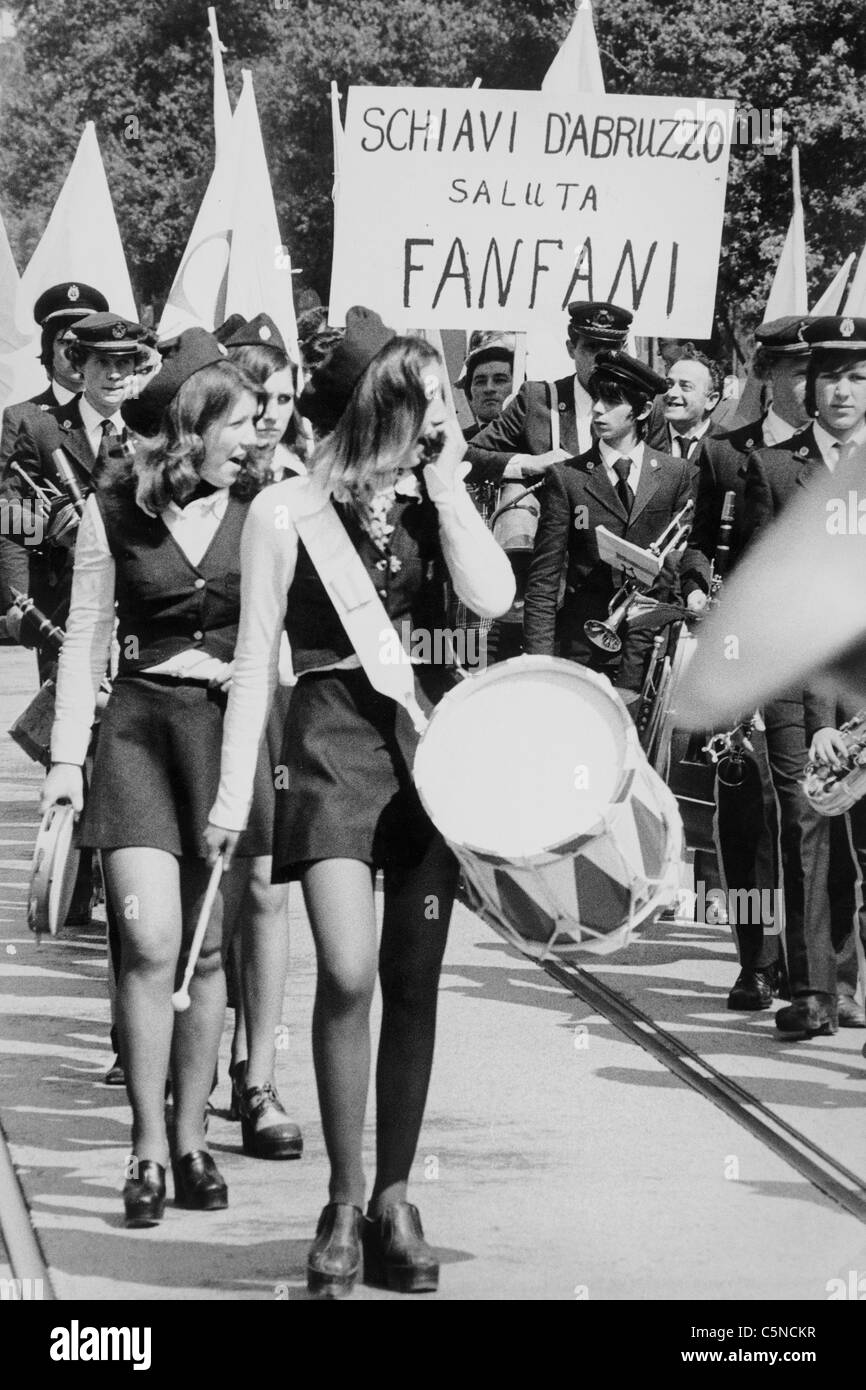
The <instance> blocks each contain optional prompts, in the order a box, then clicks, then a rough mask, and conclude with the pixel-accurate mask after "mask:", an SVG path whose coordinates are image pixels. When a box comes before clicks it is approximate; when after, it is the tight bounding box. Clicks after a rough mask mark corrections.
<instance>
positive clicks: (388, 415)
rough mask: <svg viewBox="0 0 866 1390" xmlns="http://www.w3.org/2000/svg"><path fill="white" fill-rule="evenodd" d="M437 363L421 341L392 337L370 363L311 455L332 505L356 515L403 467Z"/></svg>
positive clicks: (429, 394)
mask: <svg viewBox="0 0 866 1390" xmlns="http://www.w3.org/2000/svg"><path fill="white" fill-rule="evenodd" d="M440 365H441V358H440V357H439V354H438V353H437V351H436V349H435V348H433V347H431V346H430V344H429V343H427V342H425V341H424V339H423V338H392V339H391V341H390V342H389V343H386V344H385V346H384V347H383V348H382V349H381V351H380V352H378V353H377V354H376V356H375V357H374V358H373V360H372V361H371V362H370V363H369V365H368V366H367V368H366V370H365V371H364V374H363V376H362V377H361V378H360V380H359V381H358V383H357V384H356V386H355V389H354V391H353V393H352V396H351V399H350V400H349V404H348V405H347V406H346V409H345V410H344V411H343V414H342V415H341V416H340V419H339V421H338V422H337V425H336V427H335V428H334V430H333V432H332V433H331V434H329V435H328V436H327V438H325V439H323V440H322V441H321V442H320V443H319V444H318V445H317V446H316V450H315V453H314V455H313V466H312V471H313V475H314V477H315V478H316V480H317V481H318V482H319V483H320V484H321V486H322V487H323V488H324V490H325V491H326V492H329V493H331V494H332V495H333V497H334V500H335V501H337V502H341V503H344V504H345V505H347V506H348V507H349V508H351V509H352V510H354V511H357V510H359V509H361V508H363V506H364V504H365V503H367V502H369V501H370V500H371V499H372V497H373V496H374V495H375V494H376V493H377V492H380V491H381V490H382V489H383V488H385V487H387V486H388V485H389V484H390V483H392V482H393V481H394V479H395V478H396V476H397V473H398V471H399V469H400V467H401V465H402V466H403V467H405V465H406V459H407V455H408V454H409V451H410V450H411V449H412V448H413V447H414V445H415V444H416V443H417V440H418V436H419V434H420V431H421V426H422V425H423V423H424V417H425V415H426V414H427V407H428V406H429V404H430V401H431V399H432V395H433V394H434V393H433V390H432V389H431V379H432V378H431V371H430V369H431V367H434V366H440ZM436 389H438V382H437V383H436Z"/></svg>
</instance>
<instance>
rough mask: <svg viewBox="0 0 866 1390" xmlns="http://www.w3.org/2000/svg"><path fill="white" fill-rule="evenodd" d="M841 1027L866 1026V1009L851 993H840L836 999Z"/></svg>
mask: <svg viewBox="0 0 866 1390" xmlns="http://www.w3.org/2000/svg"><path fill="white" fill-rule="evenodd" d="M836 1012H837V1014H838V1017H839V1027H840V1028H866V1011H864V1009H863V1005H862V1004H858V1003H857V1000H856V999H852V998H851V995H850V994H840V995H839V998H838V1000H837V1001H836Z"/></svg>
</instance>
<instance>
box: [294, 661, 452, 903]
mask: <svg viewBox="0 0 866 1390" xmlns="http://www.w3.org/2000/svg"><path fill="white" fill-rule="evenodd" d="M452 681H453V675H452V673H451V672H449V671H446V670H444V669H438V668H433V667H423V668H420V670H419V678H418V682H417V684H418V687H419V689H418V694H419V702H420V704H421V706H422V708H424V709H425V710H427V711H429V709H431V708H432V706H433V705H434V704H435V703H436V701H437V700H438V699H439V698H440V697H441V696H442V695H443V694H444V693H445V690H446V689H447V687H448V686H450V685H451V684H452ZM417 746H418V734H417V733H416V732H415V729H414V727H413V725H412V721H411V720H410V718H409V716H408V714H407V713H406V711H405V710H404V709H403V707H402V706H401V705H398V704H396V703H395V702H394V701H393V700H391V699H389V698H388V697H387V696H385V695H380V694H379V693H378V691H376V690H374V689H373V687H372V686H371V685H370V682H369V681H368V679H367V677H366V675H365V674H364V672H363V671H360V670H358V671H321V672H314V673H312V674H310V675H305V676H302V677H301V678H300V680H299V681H298V683H297V685H296V686H295V688H294V691H293V694H292V708H291V718H290V719H289V720H288V722H287V724H286V732H285V738H284V741H283V752H282V762H283V764H284V767H285V772H286V774H287V776H286V778H285V779H283V780H286V781H287V783H288V785H287V786H286V787H285V788H281V786H280V781H279V780H278V783H277V793H276V816H275V820H274V848H273V855H274V865H273V880H274V882H275V883H285V882H288V881H290V880H292V879H297V878H299V877H300V875H301V873H302V871H303V869H304V867H305V866H306V865H307V864H309V863H310V862H311V861H314V860H318V859H360V860H363V861H364V862H365V863H367V864H370V865H371V866H373V867H375V868H392V867H393V868H396V867H407V868H409V867H413V866H415V865H416V864H419V863H420V862H421V860H422V859H423V857H424V855H425V854H426V852H427V850H428V848H429V846H430V843H431V841H432V839H433V838H434V836H435V835H436V834H437V833H438V832H437V831H436V829H435V827H434V825H433V823H432V821H431V820H430V817H429V816H428V815H427V812H426V811H425V810H424V808H423V806H422V805H421V802H420V799H419V797H418V793H417V792H416V790H415V785H414V783H413V781H412V774H411V769H412V763H413V760H414V756H415V749H416V748H417Z"/></svg>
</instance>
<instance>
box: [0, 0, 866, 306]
mask: <svg viewBox="0 0 866 1390" xmlns="http://www.w3.org/2000/svg"><path fill="white" fill-rule="evenodd" d="M7 4H9V0H7ZM9 7H10V8H11V9H12V11H13V13H14V15H15V20H16V23H17V35H16V38H15V39H14V40H13V41H11V42H7V43H4V44H2V45H0V84H2V97H0V205H2V210H3V214H4V216H5V218H6V222H7V228H8V230H9V233H10V238H11V240H12V244H13V247H14V249H15V252H16V255H17V258H18V261H19V264H20V265H22V266H23V264H24V263H26V260H27V257H28V256H29V254H30V252H31V251H32V250H33V247H34V246H35V244H36V242H37V240H38V238H39V235H40V234H41V231H42V228H43V227H44V225H45V221H46V219H47V216H48V213H49V212H50V209H51V206H52V204H53V202H54V199H55V198H56V196H57V193H58V191H59V188H60V185H61V183H62V181H63V178H64V176H65V173H66V170H67V169H68V167H69V163H70V161H71V159H72V156H73V154H74V151H75V147H76V144H77V141H78V138H79V135H80V133H81V128H82V126H83V124H84V122H85V121H86V120H94V121H95V122H96V127H97V134H98V137H99V141H100V145H101V148H102V153H103V158H104V160H105V164H106V170H107V173H108V179H109V184H110V186H111V191H112V195H113V198H114V203H115V207H116V210H117V215H118V221H119V223H120V229H121V235H122V237H123V241H124V245H125V247H126V251H127V258H128V260H129V264H130V270H131V273H132V275H133V281H134V284H135V288H136V291H137V293H138V295H139V297H140V299H141V301H142V302H153V301H160V300H162V299H163V298H164V296H165V294H166V293H167V290H168V287H169V285H170V283H171V280H172V277H173V274H174V271H175V269H176V266H177V264H178V261H179V259H180V256H181V253H182V251H183V247H184V245H185V243H186V238H187V236H188V234H189V231H190V228H191V226H192V222H193V220H194V217H195V214H196V211H197V208H198V204H199V202H200V199H201V196H202V193H203V191H204V188H205V186H206V183H207V179H208V177H209V173H210V169H211V167H212V161H213V129H212V105H211V101H212V97H211V91H212V87H211V83H212V73H211V57H210V41H209V38H208V33H207V18H206V12H207V3H206V0H138V2H137V3H136V4H135V5H134V6H120V5H118V4H117V3H116V0H20V3H17V4H14V3H12V4H11V5H10V6H9ZM217 11H218V20H219V26H220V34H221V37H222V40H223V43H224V44H225V46H226V48H227V50H228V51H227V54H226V59H225V62H226V75H227V78H228V81H229V87H230V90H231V91H232V92H233V93H237V92H238V91H239V90H240V69H241V67H249V68H251V69H252V71H253V76H254V81H255V88H256V96H257V100H258V104H259V110H260V114H261V117H262V127H263V132H264V137H265V145H266V148H267V151H268V158H269V163H270V168H271V174H272V179H273V184H274V192H275V196H276V201H277V210H278V214H279V216H280V223H281V227H282V230H283V235H284V238H285V240H286V242H287V243H288V245H289V247H290V249H291V252H292V257H293V261H294V263H295V265H297V266H300V267H302V268H303V283H304V284H306V285H308V286H310V287H313V288H315V289H316V290H317V291H318V292H319V293H320V294H321V295H322V297H323V298H326V296H327V291H328V279H329V271H330V254H331V231H332V206H331V200H330V195H331V184H332V144H331V126H330V114H329V96H328V92H329V85H330V82H331V80H332V79H333V80H335V81H336V82H337V83H338V85H339V88H340V91H341V92H342V93H343V94H345V91H346V88H347V87H348V86H349V85H351V84H359V83H361V84H363V83H367V84H382V85H396V84H412V85H418V86H468V85H470V84H471V82H472V81H473V79H474V78H476V77H480V78H481V79H482V81H483V84H484V86H485V87H502V88H530V89H531V88H536V89H537V88H538V87H539V86H540V83H541V79H542V77H543V76H544V73H545V71H546V69H547V67H548V65H549V63H550V61H551V60H552V58H553V55H554V53H555V52H556V49H557V47H558V45H559V43H560V42H561V41H562V39H563V38H564V36H565V34H566V33H567V31H568V27H569V25H570V23H571V18H572V15H573V6H572V3H571V0H438V3H437V4H435V5H431V4H430V3H429V2H428V0H363V3H361V4H359V3H358V0H269V3H265V0H260V3H258V4H256V5H250V4H249V0H217ZM595 19H596V29H597V33H598V37H599V44H600V47H601V50H602V64H603V67H604V71H605V80H606V83H607V87H608V90H609V91H611V92H621V93H643V94H665V95H671V96H681V97H701V96H702V97H705V98H707V99H708V100H713V99H718V98H721V97H730V98H733V99H734V100H735V101H736V102H737V103H738V105H739V107H740V108H741V109H743V108H757V109H761V108H763V109H772V110H774V111H778V112H781V120H782V125H783V128H784V131H785V145H784V150H783V153H782V155H781V157H779V156H776V155H774V154H773V153H767V152H765V151H763V150H761V149H759V148H756V147H754V146H750V147H739V148H737V149H736V150H735V152H734V156H733V160H732V167H731V177H730V183H729V190H728V201H727V213H726V226H725V236H724V242H723V251H722V263H721V267H720V286H719V291H720V292H719V309H720V315H721V317H722V318H723V319H727V320H729V321H732V322H736V323H739V324H741V325H745V326H746V327H748V326H749V325H750V324H751V323H753V322H754V321H755V320H756V319H758V318H759V317H760V313H761V309H762V307H763V304H764V302H765V299H766V295H767V291H768V289H769V285H770V281H771V279H772V275H773V271H774V268H775V265H776V261H777V259H778V254H779V251H780V249H781V245H782V241H783V239H784V235H785V229H786V227H787V223H788V218H789V216H790V196H791V187H790V159H789V150H790V144H791V142H792V140H793V139H796V140H797V141H798V143H799V147H800V156H801V170H802V180H803V190H804V201H805V209H806V230H807V242H808V247H809V273H810V289H811V295H812V298H813V299H814V298H816V297H817V295H818V294H819V293H820V292H821V291H822V290H823V288H824V286H825V285H826V283H827V281H828V280H829V278H830V275H831V274H832V273H833V272H834V271H835V269H836V267H837V266H838V264H839V262H840V261H841V260H842V259H843V258H844V256H845V255H846V254H847V252H848V251H850V250H858V251H859V249H860V248H861V246H862V244H863V241H864V239H866V143H864V139H863V132H864V129H866V84H864V81H863V78H864V72H866V36H864V30H863V25H862V11H861V0H762V3H761V4H755V0H680V3H679V4H678V5H676V6H671V5H670V3H666V2H665V0H597V3H596V6H595ZM131 117H134V118H135V119H134V120H130V118H131Z"/></svg>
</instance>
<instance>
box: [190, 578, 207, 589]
mask: <svg viewBox="0 0 866 1390" xmlns="http://www.w3.org/2000/svg"><path fill="white" fill-rule="evenodd" d="M204 585H205V581H204V580H203V579H197V580H196V581H195V584H194V585H193V588H195V589H203V588H204Z"/></svg>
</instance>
